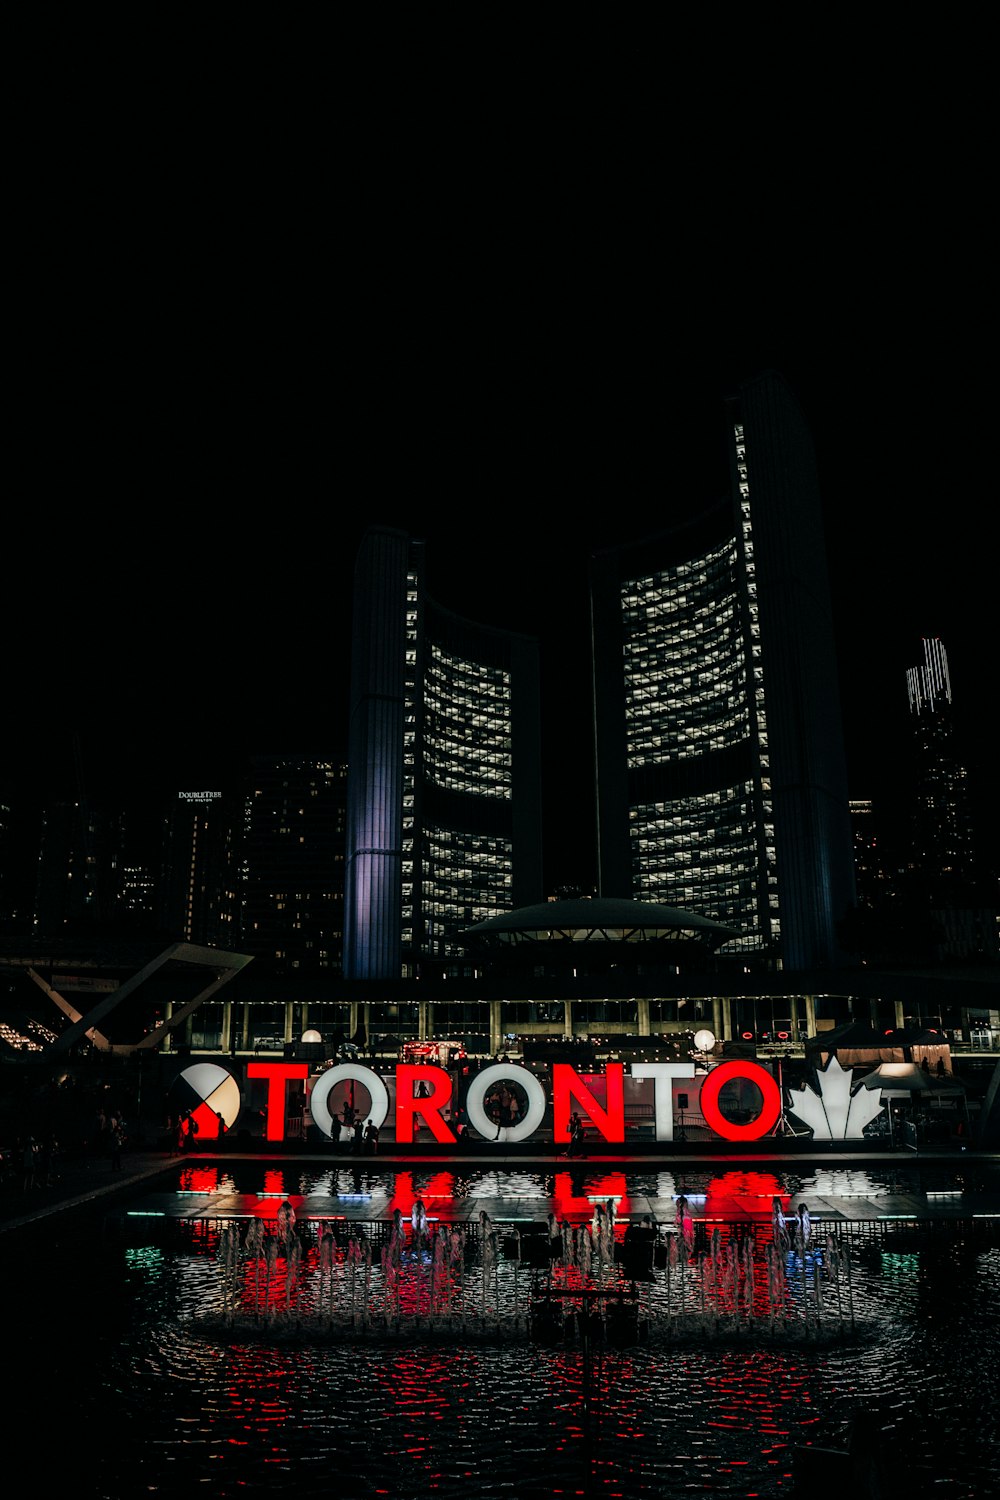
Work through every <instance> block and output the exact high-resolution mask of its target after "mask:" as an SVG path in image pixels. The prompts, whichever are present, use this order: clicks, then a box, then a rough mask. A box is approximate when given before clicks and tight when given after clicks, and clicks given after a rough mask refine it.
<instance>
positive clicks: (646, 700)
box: [591, 373, 854, 970]
mask: <svg viewBox="0 0 1000 1500" xmlns="http://www.w3.org/2000/svg"><path fill="white" fill-rule="evenodd" d="M728 442H729V458H730V475H731V487H730V494H729V496H727V497H725V499H723V500H722V501H721V502H719V503H717V504H714V505H708V506H706V507H705V508H704V509H703V510H701V511H699V512H698V513H697V514H692V515H690V516H688V517H686V518H685V519H684V520H683V521H682V522H679V523H678V524H676V525H675V526H673V527H672V528H670V529H668V530H665V531H663V532H661V533H660V534H658V535H657V536H655V537H651V538H648V539H646V540H645V541H643V542H641V543H639V544H635V545H631V546H628V547H624V548H619V549H615V550H612V551H608V552H605V553H602V554H600V555H598V556H597V557H595V558H594V559H593V564H592V577H591V613H592V632H593V644H594V704H595V750H596V765H597V782H598V787H597V796H598V868H599V881H600V889H601V892H602V894H604V895H608V896H629V895H630V896H633V897H634V898H635V899H637V900H644V901H655V902H662V903H664V904H666V905H670V906H674V907H680V908H683V909H685V910H688V911H692V912H696V913H699V914H700V915H702V916H705V917H709V918H711V919H712V920H714V921H717V922H721V923H723V924H725V925H726V926H728V927H734V928H737V929H738V931H739V933H740V936H739V937H738V938H736V939H734V940H733V941H732V942H731V943H728V944H727V945H726V946H725V948H724V949H723V950H722V951H723V952H725V953H728V954H729V955H730V956H731V957H733V958H742V959H744V960H745V961H746V962H747V963H748V964H750V965H751V966H754V967H764V968H765V969H771V970H776V969H782V968H790V969H815V968H823V967H826V966H830V965H833V964H836V963H837V962H838V961H839V960H840V957H841V955H840V949H839V943H838V938H837V924H838V922H839V921H840V920H841V919H842V918H843V917H844V916H845V915H846V914H847V912H848V911H849V909H850V908H851V906H852V905H853V901H854V876H853V864H852V841H851V827H850V820H849V814H848V800H847V784H846V771H845V763H844V753H843V738H842V728H841V719H840V704H839V692H838V684H837V674H836V662H835V657H834V648H833V630H832V621H831V611H830V602H829V585H828V580H827V573H826V561H825V552H824V544H823V524H822V514H821V508H820V497H819V486H818V480H817V475H816V467H815V459H814V455H813V449H812V443H811V439H810V435H809V432H808V429H807V427H806V423H805V420H804V418H803V416H802V413H801V411H800V409H799V407H798V404H797V402H796V400H795V397H794V396H793V394H792V392H791V391H790V390H789V389H788V387H787V386H786V385H785V383H784V382H783V381H782V379H781V378H780V377H779V376H777V375H774V374H771V373H765V374H763V375H761V376H759V377H757V378H756V379H754V380H752V381H749V382H747V383H746V384H745V385H744V386H742V387H741V389H740V391H739V393H738V395H737V396H736V397H734V398H733V399H732V400H731V402H730V403H729V409H728Z"/></svg>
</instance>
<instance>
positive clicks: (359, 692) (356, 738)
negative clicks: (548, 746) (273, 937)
mask: <svg viewBox="0 0 1000 1500" xmlns="http://www.w3.org/2000/svg"><path fill="white" fill-rule="evenodd" d="M424 573H425V548H424V544H423V543H422V542H420V541H416V540H414V539H412V538H411V537H409V536H408V535H407V534H406V533H405V532H402V531H397V530H393V529H390V528H383V527H374V528H372V529H371V530H369V531H368V532H367V533H366V535H365V537H364V538H363V540H362V543H361V547H360V549H359V553H358V560H357V566H356V571H355V594H354V625H353V653H352V663H351V699H350V724H349V741H348V779H347V854H346V871H345V880H346V884H345V913H344V915H345V930H344V976H345V978H347V979H357V980H369V979H370V980H386V979H387V980H395V979H399V978H401V977H406V976H408V975H416V974H419V973H421V972H428V973H429V972H434V971H435V970H436V969H437V968H438V967H440V966H443V965H444V964H445V963H446V962H447V961H448V960H449V959H453V960H454V959H456V958H461V956H462V953H463V950H462V948H461V946H460V944H459V943H458V941H457V936H458V934H459V933H460V932H462V931H464V930H465V929H466V928H468V927H470V926H472V925H474V924H475V923H478V922H482V921H485V920H487V919H488V918H489V917H492V916H497V915H499V914H500V913H501V912H506V911H511V910H513V909H514V908H515V907H518V906H523V905H526V904H530V903H532V902H535V901H538V900H540V899H541V882H542V849H541V754H540V744H539V738H540V707H539V669H538V644H537V641H536V640H535V639H534V638H532V637H529V636H525V635H520V634H517V633H514V632H511V631H505V630H498V629H495V628H493V627H491V626H486V625H478V624H476V623H475V622H473V621H471V620H467V619H464V618H462V617H461V616H459V615H457V614H454V613H452V612H451V611H449V610H447V609H445V608H443V607H442V606H441V605H439V604H437V603H436V602H435V601H434V600H433V599H431V598H430V597H428V595H427V593H426V590H425V587H424Z"/></svg>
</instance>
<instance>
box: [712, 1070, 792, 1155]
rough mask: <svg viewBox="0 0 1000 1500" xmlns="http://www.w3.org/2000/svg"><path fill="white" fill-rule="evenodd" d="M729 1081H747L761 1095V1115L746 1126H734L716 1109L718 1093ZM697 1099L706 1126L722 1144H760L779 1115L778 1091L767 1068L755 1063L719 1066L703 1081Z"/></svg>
mask: <svg viewBox="0 0 1000 1500" xmlns="http://www.w3.org/2000/svg"><path fill="white" fill-rule="evenodd" d="M732 1078H748V1079H749V1080H750V1082H751V1083H755V1084H756V1085H757V1087H758V1088H759V1089H760V1091H761V1093H762V1094H763V1096H764V1103H763V1106H762V1108H761V1112H760V1114H759V1115H758V1116H757V1118H756V1120H751V1122H750V1124H749V1125H734V1124H733V1122H732V1120H727V1119H726V1117H725V1115H724V1114H723V1113H722V1111H721V1109H720V1108H719V1093H720V1091H721V1090H722V1089H723V1087H724V1086H725V1085H726V1084H727V1083H728V1082H729V1081H730V1079H732ZM699 1098H700V1102H701V1112H702V1114H703V1115H704V1116H705V1123H706V1125H708V1126H710V1127H711V1129H712V1130H714V1131H715V1133H716V1135H721V1136H722V1139H723V1140H724V1141H759V1140H760V1138H761V1136H762V1135H767V1133H768V1131H769V1130H773V1128H774V1126H775V1125H776V1124H777V1123H778V1116H779V1115H780V1114H781V1090H780V1089H779V1088H778V1085H777V1084H776V1083H775V1081H774V1079H773V1078H772V1077H771V1075H770V1073H769V1072H768V1071H767V1069H766V1068H762V1067H761V1066H760V1064H759V1063H755V1062H740V1061H738V1060H736V1061H733V1062H724V1063H720V1064H719V1066H718V1067H717V1068H713V1069H712V1071H711V1072H710V1073H709V1075H708V1077H707V1078H706V1079H705V1082H704V1083H703V1084H702V1086H701V1094H700V1096H699Z"/></svg>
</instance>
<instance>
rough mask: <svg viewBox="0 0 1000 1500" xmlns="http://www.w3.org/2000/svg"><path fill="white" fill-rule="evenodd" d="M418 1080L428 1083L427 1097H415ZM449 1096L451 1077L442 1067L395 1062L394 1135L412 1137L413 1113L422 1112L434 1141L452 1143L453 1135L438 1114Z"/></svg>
mask: <svg viewBox="0 0 1000 1500" xmlns="http://www.w3.org/2000/svg"><path fill="white" fill-rule="evenodd" d="M418 1083H426V1084H429V1085H430V1090H431V1092H430V1097H429V1098H428V1097H424V1098H423V1099H417V1098H415V1097H414V1092H413V1091H414V1089H415V1088H416V1086H417V1084H418ZM450 1098H451V1078H450V1077H449V1076H448V1074H447V1073H446V1072H445V1070H444V1068H435V1067H427V1066H426V1065H421V1066H419V1067H418V1066H417V1065H416V1064H414V1063H397V1065H396V1139H397V1141H412V1140H413V1117H414V1115H422V1116H423V1119H424V1123H425V1124H426V1126H427V1127H428V1129H429V1130H430V1133H431V1135H432V1136H433V1137H434V1139H435V1140H436V1141H441V1142H442V1144H444V1145H446V1146H453V1145H454V1144H455V1136H454V1135H453V1133H452V1132H451V1130H450V1129H449V1128H448V1126H447V1125H446V1124H445V1122H444V1121H443V1120H442V1118H441V1116H440V1115H439V1114H438V1110H440V1109H443V1108H444V1106H445V1105H446V1104H447V1103H448V1101H449V1099H450Z"/></svg>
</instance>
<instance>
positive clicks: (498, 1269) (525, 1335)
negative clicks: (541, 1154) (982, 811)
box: [0, 1162, 1000, 1500]
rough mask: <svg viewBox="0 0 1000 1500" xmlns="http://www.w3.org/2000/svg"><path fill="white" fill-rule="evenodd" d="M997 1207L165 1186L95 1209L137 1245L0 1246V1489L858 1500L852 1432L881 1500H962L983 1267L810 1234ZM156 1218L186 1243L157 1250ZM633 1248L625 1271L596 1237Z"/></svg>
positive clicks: (954, 1246) (980, 1335) (307, 1177)
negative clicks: (864, 1432) (120, 1206)
mask: <svg viewBox="0 0 1000 1500" xmlns="http://www.w3.org/2000/svg"><path fill="white" fill-rule="evenodd" d="M996 1187H997V1178H996V1176H995V1175H994V1172H993V1169H991V1168H990V1167H988V1166H983V1165H978V1166H977V1165H971V1166H970V1167H969V1169H968V1170H967V1171H963V1172H961V1173H959V1172H956V1171H955V1170H954V1169H946V1168H943V1167H942V1168H935V1167H934V1166H933V1165H930V1166H928V1167H926V1168H925V1167H921V1168H917V1167H912V1168H910V1167H908V1166H905V1165H904V1166H896V1165H891V1164H890V1165H887V1166H886V1168H884V1169H880V1170H879V1171H878V1172H870V1171H858V1170H847V1169H837V1168H828V1167H822V1168H816V1169H812V1168H802V1167H799V1166H798V1165H797V1166H796V1169H795V1171H794V1172H791V1171H788V1170H785V1169H784V1168H777V1169H775V1170H774V1171H773V1172H772V1171H767V1172H764V1173H760V1172H751V1173H748V1172H742V1171H725V1170H722V1171H720V1170H718V1169H715V1168H709V1169H706V1170H705V1171H703V1172H693V1171H690V1170H686V1171H685V1172H684V1173H683V1174H680V1173H670V1172H661V1171H650V1170H641V1169H640V1170H637V1171H635V1172H632V1171H625V1172H619V1171H614V1172H610V1173H609V1172H608V1171H607V1170H606V1169H605V1168H598V1167H596V1166H595V1167H594V1168H590V1167H587V1168H579V1169H576V1170H574V1171H573V1172H572V1173H569V1172H566V1173H562V1172H556V1173H549V1174H543V1173H535V1172H531V1171H511V1172H502V1171H482V1172H473V1171H465V1172H463V1171H461V1170H451V1169H449V1170H447V1171H441V1170H437V1169H433V1170H431V1169H428V1170H426V1171H418V1170H409V1171H405V1172H404V1171H394V1170H380V1169H377V1168H376V1166H375V1164H374V1163H373V1164H365V1165H364V1166H359V1167H358V1168H357V1169H355V1170H351V1169H339V1168H327V1167H322V1166H316V1167H310V1166H303V1165H300V1164H296V1163H294V1162H293V1163H281V1164H279V1165H275V1164H273V1163H270V1162H269V1163H255V1162H248V1163H239V1164H237V1163H233V1164H232V1165H231V1166H230V1165H228V1164H224V1165H220V1166H219V1167H205V1166H192V1167H191V1168H185V1169H182V1170H181V1171H179V1172H178V1173H177V1175H176V1178H174V1177H171V1178H169V1179H167V1180H165V1182H163V1183H157V1184H155V1185H154V1187H153V1188H152V1189H151V1190H150V1192H149V1193H142V1194H137V1195H136V1198H135V1200H134V1203H132V1204H131V1205H129V1204H127V1205H125V1206H126V1208H127V1207H129V1206H133V1207H137V1208H144V1209H145V1212H144V1214H143V1215H141V1216H140V1215H125V1214H120V1213H116V1214H115V1215H108V1214H106V1213H103V1212H95V1213H94V1214H93V1215H90V1214H89V1212H88V1215H87V1216H86V1217H83V1218H81V1216H80V1215H79V1214H73V1215H68V1216H65V1217H63V1216H57V1217H56V1218H55V1219H49V1220H45V1221H42V1223H41V1224H39V1225H38V1226H37V1227H34V1228H31V1229H29V1230H23V1231H18V1232H17V1233H16V1234H14V1235H6V1236H4V1237H3V1241H4V1243H2V1244H0V1253H2V1255H3V1262H4V1267H5V1271H6V1286H7V1297H8V1307H9V1315H8V1331H9V1333H10V1334H11V1342H10V1343H9V1351H8V1359H9V1366H8V1369H9V1374H10V1376H11V1377H12V1378H11V1379H10V1381H9V1384H10V1386H11V1398H10V1400H9V1401H8V1404H7V1411H6V1415H7V1431H8V1444H9V1445H10V1443H11V1440H12V1439H13V1441H14V1442H15V1443H16V1442H17V1440H18V1435H19V1434H23V1435H24V1442H23V1446H22V1449H21V1452H22V1454H23V1456H24V1458H25V1459H26V1460H27V1462H28V1464H29V1480H28V1482H30V1483H32V1484H34V1485H36V1486H37V1485H40V1486H42V1487H43V1488H45V1487H46V1486H47V1485H48V1484H49V1483H50V1482H52V1481H56V1482H61V1483H67V1484H71V1485H72V1492H73V1494H74V1496H101V1497H107V1500H131V1497H133V1496H135V1497H138V1496H147V1497H157V1496H167V1495H169V1496H175V1495H176V1496H180V1495H182V1494H183V1495H185V1496H190V1495H196V1494H201V1495H205V1496H213V1497H226V1500H228V1497H246V1496H248V1495H253V1494H255V1493H288V1494H290V1495H291V1494H295V1495H298V1496H313V1495H317V1496H318V1495H324V1496H330V1495H336V1496H340V1497H343V1500H355V1497H357V1500H362V1497H369V1496H387V1497H390V1500H410V1497H414V1500H416V1497H421V1500H422V1497H426V1496H436V1497H446V1500H458V1497H462V1500H467V1497H471V1496H476V1495H486V1496H491V1495H496V1496H505V1497H513V1500H519V1497H522V1496H524V1497H527V1496H567V1497H569V1496H586V1497H597V1496H607V1497H616V1496H622V1497H627V1496H633V1495H635V1496H640V1495H641V1496H657V1497H663V1500H677V1497H681V1496H689V1495H691V1494H692V1493H701V1494H706V1495H720V1496H751V1495H758V1496H793V1495H798V1494H809V1495H811V1496H814V1497H819V1496H822V1495H823V1494H826V1493H833V1492H834V1490H835V1489H839V1490H841V1491H842V1492H844V1493H847V1492H848V1491H850V1489H851V1488H852V1487H853V1488H854V1489H856V1490H857V1491H858V1492H859V1493H864V1490H863V1489H860V1488H859V1483H858V1480H857V1473H855V1475H854V1476H852V1475H851V1473H850V1470H849V1465H850V1460H849V1458H848V1457H847V1456H846V1450H847V1446H848V1442H849V1439H850V1436H851V1433H852V1431H853V1432H857V1430H858V1424H859V1421H860V1420H861V1418H859V1413H860V1414H862V1416H863V1417H864V1418H865V1419H866V1420H867V1422H868V1424H869V1426H870V1428H871V1429H872V1433H873V1436H872V1441H873V1443H874V1444H875V1446H876V1447H877V1449H878V1455H879V1462H880V1464H881V1470H882V1473H881V1478H882V1485H883V1493H884V1494H886V1495H891V1494H896V1493H898V1494H904V1493H905V1494H907V1495H912V1494H916V1493H920V1494H924V1493H927V1492H930V1491H933V1493H935V1494H943V1495H948V1496H953V1497H968V1500H972V1497H976V1500H980V1497H983V1496H987V1495H989V1494H995V1493H996V1487H995V1486H996V1479H995V1476H996V1472H997V1464H998V1459H1000V1454H998V1447H997V1443H998V1409H1000V1402H998V1394H1000V1392H998V1387H1000V1248H998V1245H997V1240H996V1238H991V1237H990V1236H989V1235H983V1234H972V1233H966V1232H964V1231H963V1229H962V1224H961V1223H960V1222H959V1221H958V1220H956V1223H955V1226H954V1228H950V1227H948V1226H945V1229H944V1230H943V1231H942V1230H938V1231H937V1232H936V1233H934V1234H933V1235H929V1236H928V1235H921V1234H909V1235H906V1234H903V1233H900V1234H898V1235H895V1236H894V1235H891V1234H890V1235H887V1234H885V1233H881V1234H879V1235H877V1236H867V1237H866V1235H865V1234H864V1233H858V1234H856V1235H854V1236H853V1237H852V1236H843V1235H838V1234H837V1233H836V1232H835V1230H836V1228H837V1226H836V1225H835V1224H834V1223H833V1220H832V1218H831V1217H830V1216H829V1215H827V1216H824V1212H823V1205H824V1204H826V1205H829V1204H832V1203H833V1202H834V1201H835V1200H840V1201H842V1202H843V1201H848V1200H850V1201H853V1202H858V1201H863V1202H864V1203H866V1204H868V1203H876V1204H877V1203H878V1202H879V1201H882V1202H883V1203H887V1202H891V1201H894V1200H895V1199H897V1198H898V1197H899V1196H900V1195H905V1194H912V1193H923V1194H924V1195H928V1194H933V1195H940V1196H941V1198H942V1200H943V1201H944V1202H945V1203H948V1204H950V1203H953V1202H956V1203H957V1202H958V1201H960V1198H961V1197H965V1196H967V1197H968V1198H969V1199H970V1201H971V1200H974V1199H975V1198H976V1195H977V1194H979V1193H981V1192H983V1191H985V1190H988V1189H992V1190H994V1191H995V1190H996ZM163 1194H166V1196H167V1198H168V1199H170V1200H172V1203H173V1206H174V1207H176V1206H177V1204H178V1203H181V1202H188V1203H194V1204H196V1205H197V1206H198V1209H199V1212H198V1213H197V1214H195V1215H194V1216H193V1217H192V1219H191V1220H190V1221H189V1222H179V1221H178V1220H177V1219H169V1218H166V1217H157V1216H156V1214H155V1213H153V1212H150V1211H149V1209H150V1205H151V1204H155V1203H156V1202H157V1201H158V1200H159V1199H160V1198H161V1196H162V1195H163ZM682 1194H683V1196H684V1197H685V1198H686V1199H687V1200H688V1202H689V1203H691V1204H692V1205H693V1210H692V1213H693V1217H694V1219H695V1223H696V1227H697V1228H698V1229H699V1230H700V1231H702V1232H701V1233H699V1234H698V1236H697V1241H698V1242H697V1243H694V1242H692V1243H687V1242H686V1241H685V1235H684V1232H683V1228H682V1226H681V1225H680V1224H679V1223H678V1220H677V1214H676V1204H677V1198H678V1197H679V1196H680V1195H682ZM417 1199H419V1200H420V1201H421V1202H422V1203H423V1204H424V1206H425V1209H426V1211H427V1217H428V1224H427V1227H426V1229H425V1230H424V1231H423V1232H422V1233H421V1234H420V1235H417V1234H416V1233H415V1231H414V1227H413V1213H412V1210H413V1204H414V1201H415V1200H417ZM801 1201H805V1202H807V1203H808V1204H809V1205H810V1207H811V1209H812V1210H813V1240H812V1243H811V1245H810V1246H808V1247H798V1248H797V1247H796V1245H795V1241H794V1229H790V1230H789V1242H788V1244H787V1246H784V1247H781V1249H782V1253H781V1256H780V1259H779V1258H778V1257H777V1256H776V1255H775V1253H774V1250H773V1249H772V1243H773V1242H772V1233H773V1232H774V1229H773V1226H774V1224H775V1222H776V1215H775V1207H774V1206H775V1203H777V1204H778V1213H779V1214H780V1216H781V1217H782V1218H783V1219H784V1220H785V1221H786V1223H788V1224H790V1223H791V1219H792V1217H793V1215H792V1212H791V1211H792V1210H793V1209H794V1206H795V1204H796V1202H801ZM285 1203H288V1204H290V1205H294V1206H295V1215H296V1223H295V1225H294V1228H293V1232H294V1235H295V1241H294V1249H290V1248H289V1246H290V1244H291V1242H290V1241H282V1240H281V1233H283V1231H282V1230H281V1226H280V1223H279V1214H280V1212H281V1211H282V1205H283V1204H285ZM609 1204H610V1205H611V1209H610V1211H609V1210H608V1205H609ZM223 1205H228V1216H227V1213H226V1212H223ZM599 1210H600V1212H599ZM286 1212H287V1210H286ZM550 1214H551V1215H552V1216H553V1220H554V1222H555V1226H556V1232H555V1233H550V1229H551V1227H552V1226H551V1225H550V1221H549V1215H550ZM484 1215H485V1218H484V1217H483V1216H484ZM733 1216H736V1217H738V1218H739V1227H738V1232H737V1231H736V1230H734V1229H733V1227H732V1225H733V1222H734V1217H733ZM650 1224H651V1225H652V1226H653V1229H654V1231H655V1235H654V1240H653V1241H645V1242H643V1243H642V1244H641V1245H640V1250H639V1261H638V1262H634V1261H631V1260H629V1259H628V1258H627V1257H626V1254H625V1252H626V1245H625V1233H626V1230H627V1229H628V1228H629V1226H630V1225H631V1226H638V1227H645V1228H646V1229H648V1228H649V1227H650ZM748 1225H749V1226H750V1227H749V1228H748V1227H747V1226H748ZM536 1226H537V1227H536ZM883 1227H884V1226H883ZM540 1232H541V1233H540ZM394 1235H395V1236H396V1237H397V1238H396V1240H395V1242H394V1239H393V1236H394ZM542 1245H543V1246H544V1248H543V1249H540V1248H539V1247H540V1246H542ZM650 1245H651V1246H652V1249H651V1250H650V1256H651V1262H650V1263H649V1264H648V1265H647V1260H646V1255H647V1247H648V1246H650ZM803 1249H805V1254H803V1253H802V1250H803ZM637 1266H638V1268H637ZM546 1309H547V1311H546ZM622 1314H626V1316H622ZM633 1314H634V1316H633ZM782 1318H784V1322H783V1323H782ZM779 1335H780V1336H779ZM818 1335H822V1336H818ZM806 1448H811V1449H812V1450H814V1457H815V1456H816V1454H817V1453H819V1451H820V1450H830V1451H829V1453H828V1454H822V1455H821V1456H820V1458H819V1461H818V1465H817V1464H812V1465H811V1464H810V1463H809V1461H808V1459H809V1455H808V1454H805V1453H804V1452H803V1450H804V1449H806ZM856 1462H860V1460H856ZM867 1473H868V1471H867V1470H865V1474H866V1475H867Z"/></svg>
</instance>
